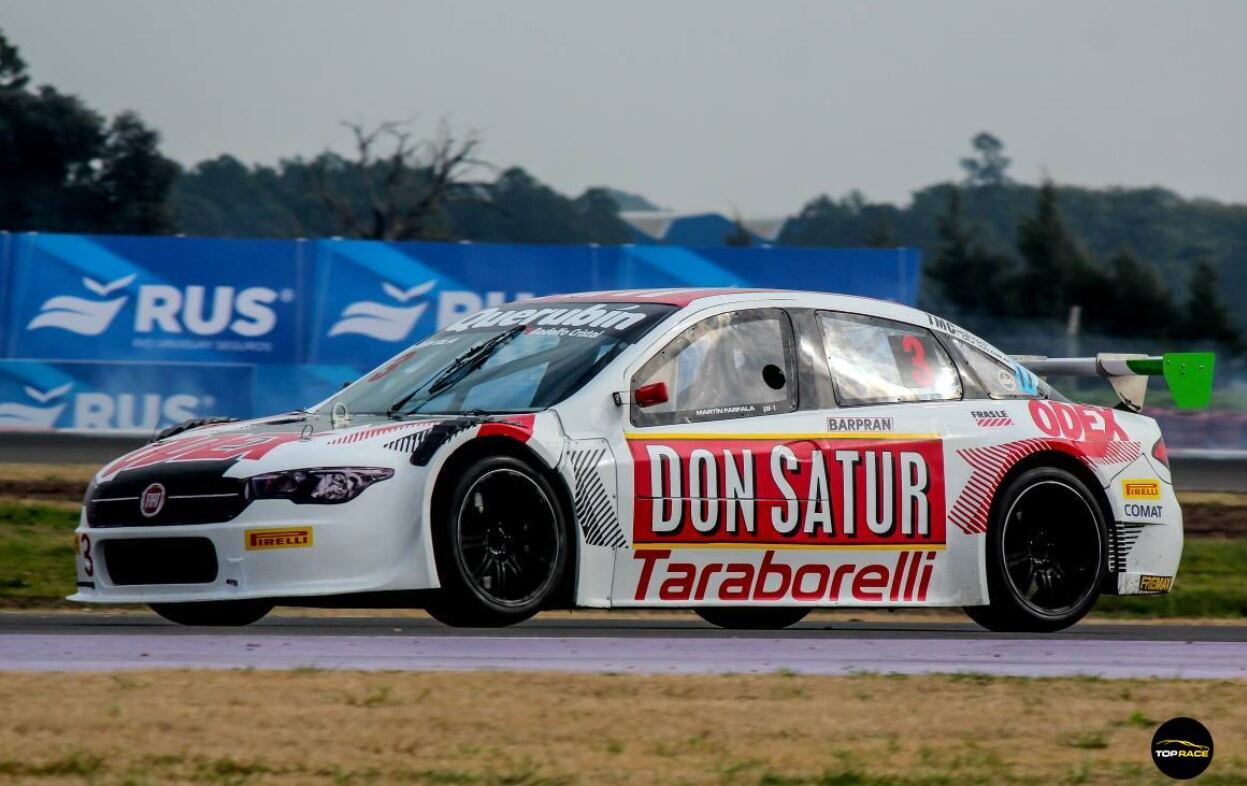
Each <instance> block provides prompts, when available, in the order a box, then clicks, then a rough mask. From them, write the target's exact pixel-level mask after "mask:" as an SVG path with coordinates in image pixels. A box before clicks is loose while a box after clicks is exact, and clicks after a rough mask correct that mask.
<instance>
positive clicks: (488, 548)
mask: <svg viewBox="0 0 1247 786" xmlns="http://www.w3.org/2000/svg"><path fill="white" fill-rule="evenodd" d="M434 515H435V521H434V530H433V547H434V556H435V559H436V561H437V572H438V576H439V577H440V579H441V584H442V588H441V590H440V591H439V592H438V594H437V596H436V597H435V598H434V600H433V601H432V602H430V604H429V605H428V607H427V609H426V610H427V611H428V612H429V614H430V615H432V616H433V617H434V618H435V619H437V620H438V621H440V622H444V623H446V624H447V625H454V626H457V627H501V626H504V625H512V624H515V623H517V622H522V621H524V620H526V619H528V618H529V617H531V616H533V615H534V614H536V613H537V612H538V611H539V610H540V609H541V607H542V605H543V604H544V603H545V602H546V601H547V600H549V598H550V596H551V595H552V594H553V593H554V591H555V590H556V589H557V587H558V586H559V583H560V582H561V580H562V577H563V571H564V570H565V569H566V567H567V564H568V561H569V556H568V555H569V551H570V544H569V541H570V537H569V535H568V531H567V530H568V526H567V517H566V515H565V514H564V512H563V508H562V505H560V504H559V501H558V495H557V494H556V493H555V491H554V487H553V486H552V485H551V484H550V481H549V480H547V479H546V477H545V476H544V475H542V474H541V473H540V472H538V471H536V470H535V469H534V468H533V467H531V466H530V465H529V464H527V463H526V462H524V461H521V460H519V459H516V458H512V457H510V456H493V457H490V458H485V459H481V460H480V461H478V462H476V463H475V464H473V465H472V466H470V467H469V468H468V469H467V471H466V472H464V473H463V474H462V475H461V476H460V477H459V479H458V481H457V482H456V483H455V486H454V489H453V491H452V493H451V494H450V495H449V499H448V504H445V505H438V510H437V511H436V512H435V514H434Z"/></svg>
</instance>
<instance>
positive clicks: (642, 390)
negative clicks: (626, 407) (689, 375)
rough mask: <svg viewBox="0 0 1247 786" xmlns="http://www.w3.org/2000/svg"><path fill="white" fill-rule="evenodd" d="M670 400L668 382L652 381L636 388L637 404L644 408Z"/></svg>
mask: <svg viewBox="0 0 1247 786" xmlns="http://www.w3.org/2000/svg"><path fill="white" fill-rule="evenodd" d="M670 400H671V397H670V396H668V395H667V383H666V382H651V383H649V384H648V385H642V386H641V387H639V388H637V389H636V405H637V406H638V407H641V408H642V409H644V408H645V407H656V406H658V405H659V404H666V403H667V402H668V401H670Z"/></svg>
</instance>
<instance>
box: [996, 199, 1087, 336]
mask: <svg viewBox="0 0 1247 786" xmlns="http://www.w3.org/2000/svg"><path fill="white" fill-rule="evenodd" d="M1018 253H1019V254H1020V255H1021V256H1022V270H1021V272H1020V273H1019V275H1018V277H1017V281H1016V282H1015V284H1016V285H1015V289H1014V292H1015V295H1016V298H1017V303H1018V307H1019V310H1020V312H1021V315H1022V316H1028V317H1047V318H1055V319H1061V320H1063V319H1065V318H1066V315H1067V313H1068V311H1069V307H1070V306H1071V305H1074V303H1073V295H1074V294H1075V292H1076V291H1077V290H1078V289H1084V290H1085V289H1086V288H1087V285H1086V282H1087V280H1088V279H1093V278H1094V276H1092V275H1090V274H1089V272H1088V267H1089V265H1088V262H1087V260H1086V257H1085V256H1084V255H1083V252H1082V250H1081V249H1080V248H1079V246H1078V243H1077V241H1076V240H1075V238H1074V237H1073V235H1071V234H1070V232H1069V230H1067V229H1066V227H1065V222H1064V221H1063V220H1062V218H1061V211H1060V209H1059V208H1058V205H1057V189H1056V185H1054V184H1053V183H1052V181H1050V180H1049V181H1045V182H1044V184H1043V186H1042V187H1041V188H1040V189H1039V196H1038V199H1037V200H1036V204H1035V212H1034V213H1033V214H1032V215H1029V216H1025V217H1023V218H1022V220H1021V222H1020V223H1019V224H1018ZM1080 285H1081V286H1080ZM1080 305H1081V304H1080Z"/></svg>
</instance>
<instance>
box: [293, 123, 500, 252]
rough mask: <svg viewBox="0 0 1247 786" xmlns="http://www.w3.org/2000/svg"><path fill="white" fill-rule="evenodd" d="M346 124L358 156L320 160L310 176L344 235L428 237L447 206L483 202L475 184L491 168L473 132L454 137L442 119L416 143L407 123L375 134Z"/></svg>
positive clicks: (481, 190) (327, 156)
mask: <svg viewBox="0 0 1247 786" xmlns="http://www.w3.org/2000/svg"><path fill="white" fill-rule="evenodd" d="M343 125H344V126H346V127H347V128H348V129H349V130H350V132H351V134H352V136H353V137H354V139H355V152H354V156H353V157H352V158H349V159H348V158H343V157H341V156H338V155H334V154H331V153H325V154H322V155H320V156H318V157H317V158H316V159H315V160H314V161H313V162H312V163H311V165H310V166H309V168H308V172H309V181H310V187H311V190H312V192H313V193H314V194H316V196H317V197H318V198H319V199H320V200H321V201H322V202H323V203H324V204H325V206H326V207H327V208H328V209H329V210H330V211H331V212H332V213H333V214H334V215H335V216H336V217H337V219H338V221H339V223H341V225H342V229H343V232H344V233H345V234H348V235H351V236H354V237H361V238H370V239H373V240H416V239H420V238H426V237H428V236H429V232H430V230H431V229H432V227H433V223H434V221H435V219H436V218H437V216H438V215H439V213H440V211H441V209H442V208H443V206H444V205H446V204H447V203H449V202H452V201H455V200H483V199H485V198H486V197H485V194H486V193H487V192H486V191H485V189H484V188H483V183H481V182H479V181H472V180H470V177H471V175H472V173H473V172H474V171H476V170H477V169H480V168H489V165H488V164H487V163H485V162H484V161H482V160H481V159H479V158H477V156H476V152H477V149H478V148H479V147H480V144H481V140H480V137H479V136H478V135H477V134H476V133H475V132H474V131H468V132H467V133H466V134H465V135H464V136H463V137H462V138H456V137H455V135H454V134H453V133H452V131H451V129H450V125H449V124H448V123H447V122H446V121H442V122H441V123H440V124H438V128H437V133H436V135H435V136H434V137H433V138H431V139H425V140H418V141H417V140H414V139H413V138H412V133H411V130H410V129H411V125H412V121H410V120H405V121H387V122H384V123H381V124H380V125H378V126H376V127H375V128H372V129H366V128H365V127H364V126H363V125H362V124H359V123H348V122H343ZM382 148H385V149H384V150H383V149H382Z"/></svg>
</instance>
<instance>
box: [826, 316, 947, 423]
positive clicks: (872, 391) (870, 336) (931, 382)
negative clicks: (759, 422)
mask: <svg viewBox="0 0 1247 786" xmlns="http://www.w3.org/2000/svg"><path fill="white" fill-rule="evenodd" d="M818 316H819V318H818V321H819V325H820V326H821V327H822V331H823V344H824V346H825V348H826V351H827V362H828V364H829V365H830V366H831V379H832V384H833V386H834V387H835V391H836V401H838V402H839V403H840V405H841V406H845V407H852V406H860V405H864V404H895V403H898V402H906V401H952V400H956V399H960V398H961V377H960V376H959V375H958V374H957V368H956V366H954V365H953V362H952V359H951V358H950V357H949V356H948V353H947V352H945V350H944V347H943V346H942V345H941V344H940V342H939V341H938V340H936V338H935V336H934V335H932V334H931V333H930V331H928V330H926V329H924V328H920V327H917V326H915V325H909V324H906V323H904V322H893V321H892V320H889V319H880V318H878V317H868V316H864V315H861V314H842V313H830V312H825V311H824V312H819V315H818Z"/></svg>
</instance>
